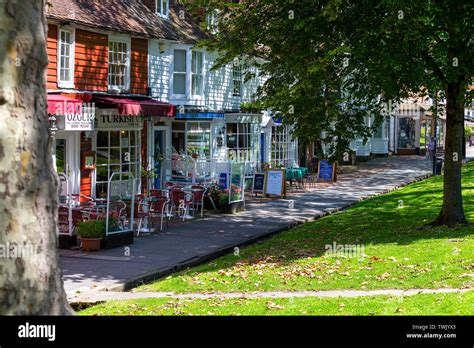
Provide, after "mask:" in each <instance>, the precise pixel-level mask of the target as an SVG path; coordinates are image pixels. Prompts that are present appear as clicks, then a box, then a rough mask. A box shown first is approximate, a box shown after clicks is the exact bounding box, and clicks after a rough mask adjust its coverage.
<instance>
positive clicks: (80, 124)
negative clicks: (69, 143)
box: [64, 113, 94, 131]
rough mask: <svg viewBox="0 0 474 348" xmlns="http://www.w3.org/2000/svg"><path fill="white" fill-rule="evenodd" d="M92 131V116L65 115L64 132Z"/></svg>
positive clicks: (84, 114) (83, 114) (89, 114)
mask: <svg viewBox="0 0 474 348" xmlns="http://www.w3.org/2000/svg"><path fill="white" fill-rule="evenodd" d="M93 129H94V114H93V113H82V114H66V115H64V130H75V131H91V130H93Z"/></svg>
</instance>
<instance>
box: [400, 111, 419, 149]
mask: <svg viewBox="0 0 474 348" xmlns="http://www.w3.org/2000/svg"><path fill="white" fill-rule="evenodd" d="M415 127H416V121H415V119H414V118H407V117H405V118H399V119H398V147H399V148H403V149H414V148H415Z"/></svg>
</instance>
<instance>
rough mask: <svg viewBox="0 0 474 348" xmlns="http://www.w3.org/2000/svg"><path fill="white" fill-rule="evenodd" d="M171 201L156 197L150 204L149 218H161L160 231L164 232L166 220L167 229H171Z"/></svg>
mask: <svg viewBox="0 0 474 348" xmlns="http://www.w3.org/2000/svg"><path fill="white" fill-rule="evenodd" d="M169 202H170V201H169V199H167V198H166V197H154V198H153V199H152V201H151V203H150V209H149V216H150V217H151V218H152V221H153V218H155V217H159V218H160V220H161V221H160V231H163V219H165V220H166V228H169V222H168V221H169V219H168V218H167V217H168V205H169Z"/></svg>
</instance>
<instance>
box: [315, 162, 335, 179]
mask: <svg viewBox="0 0 474 348" xmlns="http://www.w3.org/2000/svg"><path fill="white" fill-rule="evenodd" d="M333 178H334V165H333V164H331V163H329V161H328V160H320V161H319V173H318V179H321V180H324V181H333Z"/></svg>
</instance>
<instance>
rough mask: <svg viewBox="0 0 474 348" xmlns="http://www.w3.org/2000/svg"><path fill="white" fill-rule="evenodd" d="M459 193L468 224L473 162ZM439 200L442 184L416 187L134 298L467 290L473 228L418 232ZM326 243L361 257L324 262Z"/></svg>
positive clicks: (473, 205) (471, 280) (473, 268)
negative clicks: (350, 248) (358, 250)
mask: <svg viewBox="0 0 474 348" xmlns="http://www.w3.org/2000/svg"><path fill="white" fill-rule="evenodd" d="M463 187H464V190H463V195H464V206H465V211H466V215H467V217H468V219H470V220H471V221H474V163H471V164H470V165H469V166H468V167H466V168H464V171H463ZM441 198H442V177H435V178H431V179H428V180H425V181H421V182H418V183H415V184H412V185H409V186H407V187H405V188H403V189H400V190H397V191H394V192H392V193H389V194H386V195H382V196H378V197H375V198H372V199H369V200H366V201H364V202H361V203H359V204H357V205H355V206H354V207H352V208H350V209H348V210H346V211H344V212H341V213H338V214H334V215H330V216H327V217H324V218H322V219H319V220H317V221H314V222H311V223H307V224H305V225H302V226H300V227H297V228H294V229H292V230H289V231H287V232H284V233H281V234H279V235H277V236H275V237H273V238H271V239H268V240H266V241H264V242H262V243H260V244H256V245H253V246H249V247H247V248H243V249H241V250H240V254H239V255H238V256H235V255H234V254H233V253H232V254H229V255H226V256H224V257H221V258H219V259H216V260H214V261H212V262H209V263H207V264H204V265H201V266H197V267H194V268H191V269H188V270H184V271H182V272H179V273H176V274H173V275H171V276H169V277H167V278H165V279H162V280H159V281H156V282H154V283H152V284H148V285H144V286H141V287H139V288H138V289H136V291H173V292H177V293H187V292H208V291H226V292H232V291H273V290H288V291H292V290H328V289H362V290H363V289H386V288H397V289H409V288H442V287H450V288H466V287H472V286H473V285H474V277H473V274H474V256H473V255H474V225H470V226H463V227H459V228H456V229H448V228H444V227H442V228H440V227H436V228H429V229H419V228H420V227H422V226H423V225H425V224H426V223H428V222H430V221H432V220H433V219H434V218H435V217H436V215H437V213H438V212H439V211H440V208H441ZM333 243H337V244H355V245H362V246H363V247H364V254H365V255H364V256H363V257H345V258H344V257H335V256H329V255H326V254H325V246H326V245H327V244H330V245H332V244H333Z"/></svg>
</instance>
